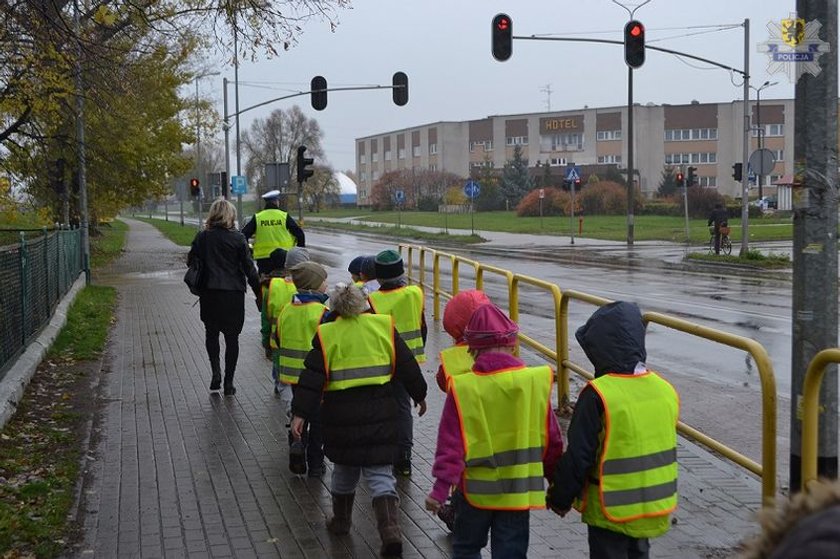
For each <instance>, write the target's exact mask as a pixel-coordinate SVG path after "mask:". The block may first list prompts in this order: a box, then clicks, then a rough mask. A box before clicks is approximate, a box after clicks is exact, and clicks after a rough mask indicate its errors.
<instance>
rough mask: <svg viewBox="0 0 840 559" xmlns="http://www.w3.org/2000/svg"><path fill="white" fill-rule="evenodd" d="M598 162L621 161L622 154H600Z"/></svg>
mask: <svg viewBox="0 0 840 559" xmlns="http://www.w3.org/2000/svg"><path fill="white" fill-rule="evenodd" d="M598 163H621V156H620V155H599V156H598Z"/></svg>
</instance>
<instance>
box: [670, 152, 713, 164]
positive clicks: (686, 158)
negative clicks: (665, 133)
mask: <svg viewBox="0 0 840 559" xmlns="http://www.w3.org/2000/svg"><path fill="white" fill-rule="evenodd" d="M688 163H703V164H708V163H717V153H715V152H704V153H666V154H665V165H683V164H688Z"/></svg>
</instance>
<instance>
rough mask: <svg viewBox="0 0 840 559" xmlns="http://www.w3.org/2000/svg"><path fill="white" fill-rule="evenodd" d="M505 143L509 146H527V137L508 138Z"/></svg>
mask: <svg viewBox="0 0 840 559" xmlns="http://www.w3.org/2000/svg"><path fill="white" fill-rule="evenodd" d="M505 143H506V144H507V145H509V146H527V145H528V136H508V137H507V138H505Z"/></svg>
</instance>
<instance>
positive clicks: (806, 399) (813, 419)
mask: <svg viewBox="0 0 840 559" xmlns="http://www.w3.org/2000/svg"><path fill="white" fill-rule="evenodd" d="M832 363H840V349H838V348H831V349H824V350H822V351H820V352H819V353H817V354H816V355H815V356H814V358H813V359H811V362H810V363H809V364H808V370H807V371H806V372H805V382H804V383H803V387H802V490H803V491H804V490H805V489H807V488H808V484H810V483H811V482H814V481H816V480H817V435H818V427H819V424H820V407H819V405H820V388H821V387H822V380H823V376H825V370H826V367H828V365H830V364H832Z"/></svg>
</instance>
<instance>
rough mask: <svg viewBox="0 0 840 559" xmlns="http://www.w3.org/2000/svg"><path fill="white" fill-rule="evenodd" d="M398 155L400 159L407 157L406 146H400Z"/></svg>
mask: <svg viewBox="0 0 840 559" xmlns="http://www.w3.org/2000/svg"><path fill="white" fill-rule="evenodd" d="M397 157H398V158H399V159H405V148H400V149H398V150H397Z"/></svg>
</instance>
